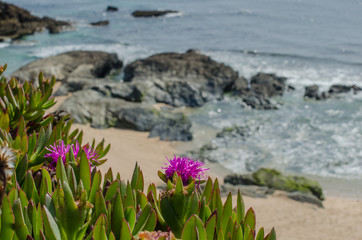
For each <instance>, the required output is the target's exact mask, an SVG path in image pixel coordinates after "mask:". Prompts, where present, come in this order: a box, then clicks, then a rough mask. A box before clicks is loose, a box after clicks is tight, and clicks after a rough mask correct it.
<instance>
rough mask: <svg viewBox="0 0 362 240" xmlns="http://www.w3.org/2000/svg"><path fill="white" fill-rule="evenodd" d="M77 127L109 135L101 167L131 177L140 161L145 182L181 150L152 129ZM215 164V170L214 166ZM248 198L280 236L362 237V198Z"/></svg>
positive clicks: (261, 222) (88, 136)
mask: <svg viewBox="0 0 362 240" xmlns="http://www.w3.org/2000/svg"><path fill="white" fill-rule="evenodd" d="M74 127H77V128H80V129H82V130H83V131H84V140H83V142H84V143H86V142H91V140H92V139H93V138H95V139H96V140H97V141H100V140H102V138H105V140H106V142H107V143H111V144H112V147H111V150H110V152H109V154H108V155H107V158H108V161H107V162H106V163H105V164H104V165H103V166H102V167H101V170H102V171H103V172H104V171H106V170H108V168H109V167H112V169H113V171H114V173H116V172H120V174H121V177H122V178H123V179H130V177H131V175H132V171H133V168H134V165H135V163H136V162H138V164H139V165H140V166H141V169H142V171H143V173H144V176H145V182H146V183H147V184H148V183H150V182H152V181H154V182H155V183H156V184H160V183H161V181H160V180H159V179H158V177H157V171H158V170H159V169H160V168H161V167H162V166H163V163H164V162H165V161H166V159H165V156H169V157H171V156H173V154H175V153H176V154H177V150H176V149H175V147H174V146H175V144H174V143H170V142H164V141H159V140H158V139H155V138H148V137H147V136H148V133H143V132H136V131H131V130H120V129H113V128H111V129H105V130H99V129H92V128H90V127H88V126H84V125H78V124H75V125H74ZM211 168H212V169H213V170H215V167H214V166H211ZM211 175H214V176H215V175H217V174H216V173H215V172H213V173H212V174H211ZM233 199H234V201H235V200H236V197H235V196H234V197H233ZM244 200H245V205H246V207H247V208H249V207H250V206H252V207H253V209H254V210H255V212H256V220H257V227H258V228H259V227H261V226H263V227H264V228H265V230H266V231H270V229H271V228H272V227H275V229H276V232H277V239H278V240H306V239H308V240H323V239H328V240H334V239H336V240H337V239H338V240H341V239H362V227H361V226H362V201H359V200H351V199H342V198H332V197H328V198H327V200H325V201H324V202H323V204H324V208H323V209H322V208H318V207H316V206H314V205H311V204H307V203H300V202H297V201H294V200H291V199H288V198H286V197H284V196H282V194H278V193H276V194H275V195H274V196H271V197H268V198H266V199H262V198H250V197H244ZM234 206H235V205H234Z"/></svg>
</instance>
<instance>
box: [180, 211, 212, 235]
mask: <svg viewBox="0 0 362 240" xmlns="http://www.w3.org/2000/svg"><path fill="white" fill-rule="evenodd" d="M181 238H182V239H199V240H206V231H205V228H204V226H203V223H202V221H201V219H200V218H199V217H198V216H197V215H192V216H191V217H190V218H189V219H188V220H187V222H186V224H185V227H184V229H183V231H182V237H181Z"/></svg>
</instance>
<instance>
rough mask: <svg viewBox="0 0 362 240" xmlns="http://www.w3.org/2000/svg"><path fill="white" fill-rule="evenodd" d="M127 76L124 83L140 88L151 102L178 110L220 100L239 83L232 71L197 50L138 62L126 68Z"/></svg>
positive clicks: (156, 56) (153, 57)
mask: <svg viewBox="0 0 362 240" xmlns="http://www.w3.org/2000/svg"><path fill="white" fill-rule="evenodd" d="M124 75H125V77H124V81H125V82H131V83H133V84H134V85H137V87H138V88H139V89H141V91H142V92H144V96H145V99H147V100H148V101H154V102H162V103H166V104H169V105H172V106H176V107H180V106H189V107H198V106H202V105H203V104H204V103H205V102H207V101H210V100H220V99H222V98H223V93H224V92H225V91H229V90H230V88H231V86H232V85H233V84H234V82H235V81H236V80H237V79H238V73H237V72H235V71H234V70H232V69H231V68H230V67H228V66H226V65H224V64H222V63H218V62H215V61H214V60H212V59H211V58H210V57H208V56H205V55H202V54H199V53H198V52H196V51H194V50H189V51H187V52H186V53H184V54H179V53H162V54H157V55H153V56H151V57H149V58H146V59H142V60H137V61H135V62H133V63H131V64H129V65H127V66H126V67H125V70H124Z"/></svg>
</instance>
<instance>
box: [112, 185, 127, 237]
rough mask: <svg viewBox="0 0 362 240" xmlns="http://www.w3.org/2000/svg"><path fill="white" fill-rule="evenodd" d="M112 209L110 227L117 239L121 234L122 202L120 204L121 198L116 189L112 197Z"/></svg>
mask: <svg viewBox="0 0 362 240" xmlns="http://www.w3.org/2000/svg"><path fill="white" fill-rule="evenodd" d="M112 207H113V209H112V215H111V218H112V221H111V228H112V231H113V233H114V235H115V237H116V239H119V238H120V236H121V228H120V226H121V225H122V219H123V217H124V212H123V204H122V199H121V195H120V192H119V191H118V192H117V194H116V198H115V199H114V203H113V206H112Z"/></svg>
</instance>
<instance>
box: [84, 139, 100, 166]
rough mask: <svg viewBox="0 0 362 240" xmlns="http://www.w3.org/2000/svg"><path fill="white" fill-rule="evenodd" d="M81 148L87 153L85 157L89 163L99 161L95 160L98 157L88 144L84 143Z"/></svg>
mask: <svg viewBox="0 0 362 240" xmlns="http://www.w3.org/2000/svg"><path fill="white" fill-rule="evenodd" d="M83 150H84V152H85V154H86V155H87V159H88V160H89V162H90V164H91V165H92V163H93V162H97V163H99V161H97V158H98V154H97V152H95V151H94V150H93V149H92V148H90V146H89V144H86V145H84V147H83Z"/></svg>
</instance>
